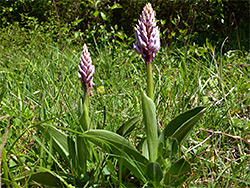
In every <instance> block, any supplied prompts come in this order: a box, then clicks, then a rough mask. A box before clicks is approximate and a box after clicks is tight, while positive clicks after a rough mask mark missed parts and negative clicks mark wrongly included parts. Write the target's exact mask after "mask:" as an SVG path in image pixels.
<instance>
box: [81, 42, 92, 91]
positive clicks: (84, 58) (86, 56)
mask: <svg viewBox="0 0 250 188" xmlns="http://www.w3.org/2000/svg"><path fill="white" fill-rule="evenodd" d="M94 73H95V67H94V65H92V59H91V57H90V53H89V51H88V47H87V45H86V44H84V45H83V50H82V55H81V58H80V63H79V71H78V77H79V79H80V80H81V83H82V86H83V88H84V89H85V91H86V92H88V94H89V95H90V93H91V87H92V85H93V75H94Z"/></svg>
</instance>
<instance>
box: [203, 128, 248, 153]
mask: <svg viewBox="0 0 250 188" xmlns="http://www.w3.org/2000/svg"><path fill="white" fill-rule="evenodd" d="M199 129H200V130H201V131H206V132H208V133H213V134H217V135H225V136H228V137H231V138H234V139H237V140H242V141H244V142H245V143H247V144H248V145H249V149H250V142H249V141H247V140H245V139H243V138H241V137H240V136H233V135H231V134H227V133H224V132H222V131H214V130H207V129H203V128H199Z"/></svg>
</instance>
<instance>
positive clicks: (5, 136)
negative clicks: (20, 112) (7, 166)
mask: <svg viewBox="0 0 250 188" xmlns="http://www.w3.org/2000/svg"><path fill="white" fill-rule="evenodd" d="M4 118H6V119H8V123H7V126H6V130H5V132H4V136H3V142H2V145H1V149H0V188H2V180H1V174H2V155H3V149H4V145H5V142H6V139H7V135H8V131H9V126H10V116H4V117H1V118H0V119H4Z"/></svg>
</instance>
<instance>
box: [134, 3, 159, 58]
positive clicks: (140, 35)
mask: <svg viewBox="0 0 250 188" xmlns="http://www.w3.org/2000/svg"><path fill="white" fill-rule="evenodd" d="M135 38H136V41H137V44H133V47H134V50H135V52H136V53H138V54H142V56H143V58H144V61H145V62H146V63H147V62H151V63H152V60H153V58H154V56H155V53H156V52H157V51H158V50H159V49H160V32H159V29H158V27H157V25H156V20H155V11H154V10H153V8H152V6H151V4H150V3H148V4H146V6H145V7H144V8H143V11H142V14H141V16H140V19H139V20H138V25H136V31H135Z"/></svg>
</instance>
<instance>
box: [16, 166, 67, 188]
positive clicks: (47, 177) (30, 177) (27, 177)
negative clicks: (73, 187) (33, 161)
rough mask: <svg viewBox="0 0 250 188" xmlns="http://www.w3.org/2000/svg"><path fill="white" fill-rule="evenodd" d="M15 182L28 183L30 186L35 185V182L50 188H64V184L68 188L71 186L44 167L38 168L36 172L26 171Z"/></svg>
mask: <svg viewBox="0 0 250 188" xmlns="http://www.w3.org/2000/svg"><path fill="white" fill-rule="evenodd" d="M15 181H19V182H27V181H28V183H29V184H34V183H33V182H37V183H39V184H41V185H46V186H49V187H62V183H64V184H65V185H66V186H69V185H68V184H67V183H66V182H65V181H64V180H63V178H62V177H60V176H59V175H57V174H55V173H54V172H52V171H50V170H48V169H46V168H43V167H38V168H37V169H36V171H33V170H29V171H25V172H23V173H22V174H20V175H19V176H17V177H16V178H15ZM35 185H37V184H35Z"/></svg>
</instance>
